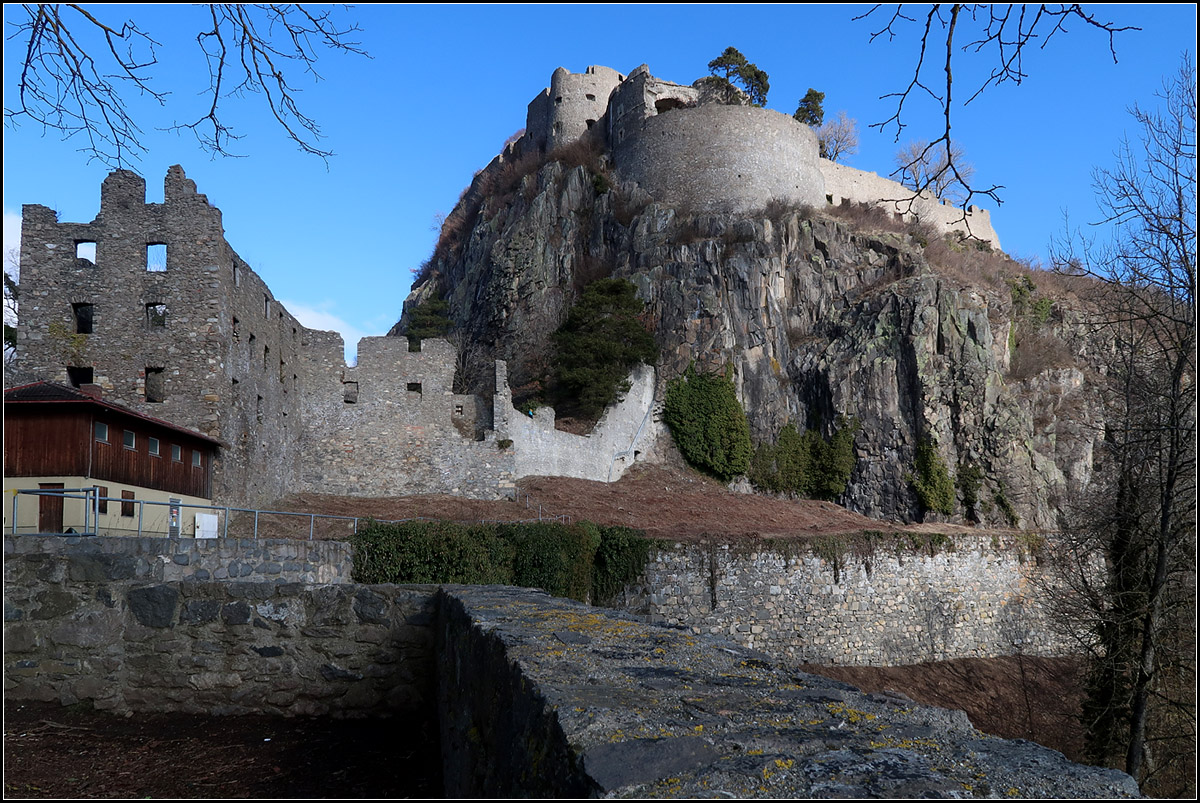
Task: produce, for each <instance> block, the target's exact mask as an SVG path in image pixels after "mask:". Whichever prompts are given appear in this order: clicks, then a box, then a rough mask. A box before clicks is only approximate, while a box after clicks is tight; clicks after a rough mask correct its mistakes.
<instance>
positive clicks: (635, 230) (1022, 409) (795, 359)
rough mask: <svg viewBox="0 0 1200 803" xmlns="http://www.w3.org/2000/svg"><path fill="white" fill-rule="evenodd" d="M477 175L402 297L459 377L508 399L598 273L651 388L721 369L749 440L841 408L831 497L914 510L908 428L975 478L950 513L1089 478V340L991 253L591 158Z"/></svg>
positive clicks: (1065, 305) (820, 423)
mask: <svg viewBox="0 0 1200 803" xmlns="http://www.w3.org/2000/svg"><path fill="white" fill-rule="evenodd" d="M483 186H484V182H482V181H479V180H477V183H476V185H475V186H474V187H473V188H472V190H471V191H470V192H468V193H467V194H466V195H465V196H464V201H463V208H462V210H460V211H461V212H462V215H461V217H460V218H459V219H460V220H461V221H464V222H469V223H470V225H466V224H465V223H464V225H461V226H460V227H459V229H458V230H457V231H456V232H449V233H448V232H446V231H444V232H443V246H441V247H439V251H438V253H437V254H435V258H434V259H433V260H432V261H431V263H430V265H429V269H428V270H427V271H426V274H425V276H424V279H423V280H422V281H419V282H418V284H417V285H416V286H415V288H414V290H413V293H412V295H411V296H410V298H409V300H408V302H407V303H406V308H407V309H411V308H412V307H413V306H414V305H415V304H417V303H420V302H421V301H423V300H425V299H427V298H431V297H435V296H445V297H446V298H447V299H448V300H449V302H450V310H451V315H452V317H453V318H454V321H455V325H456V326H457V327H458V328H459V329H460V330H461V331H462V332H463V333H464V334H465V335H466V338H467V340H468V342H470V343H472V344H473V347H474V348H475V350H476V351H477V352H478V355H479V359H478V363H477V366H478V368H477V370H478V373H479V375H481V376H486V374H487V368H486V365H487V362H486V361H487V360H489V359H492V358H500V359H505V360H508V364H509V376H510V385H511V386H512V387H513V389H514V392H515V393H516V394H517V395H518V396H519V395H520V393H521V390H522V388H525V389H526V390H528V389H530V388H535V387H537V385H538V383H540V382H541V381H543V379H544V377H545V376H546V373H547V366H549V365H550V364H551V362H552V359H553V354H552V350H551V349H552V347H551V346H550V343H551V340H550V334H551V333H552V332H553V331H554V330H555V329H556V328H557V327H558V326H559V324H560V323H561V322H562V321H563V320H564V319H565V317H566V313H567V310H568V309H569V308H570V305H571V303H572V302H573V300H574V299H575V297H576V296H577V294H578V291H579V290H580V288H582V287H583V286H584V285H586V284H587V283H588V282H590V281H592V280H594V279H596V278H600V277H602V276H610V275H611V276H616V277H621V278H625V279H628V280H629V281H631V282H632V283H633V284H635V285H636V286H637V288H638V293H639V296H640V297H641V298H642V299H643V300H644V301H645V302H646V307H647V319H648V325H649V326H650V327H651V328H652V330H653V332H654V334H655V336H656V338H657V339H658V341H659V345H660V347H661V349H662V356H661V358H660V359H661V364H660V366H659V381H660V387H659V394H660V398H661V393H662V391H663V385H662V384H661V383H665V382H666V381H669V380H670V379H672V378H673V377H676V376H678V375H680V374H681V373H682V372H683V371H684V370H685V369H686V368H687V366H688V365H689V364H692V363H695V364H696V366H697V367H698V368H704V369H719V368H722V367H724V366H726V365H727V364H728V365H732V367H733V369H734V377H735V382H736V385H737V389H738V394H739V397H740V399H741V401H742V403H743V405H744V406H745V408H746V411H747V414H748V416H749V419H750V424H751V429H752V432H753V434H754V438H755V440H756V441H758V442H770V441H773V440H774V438H775V436H776V434H777V433H778V431H779V429H780V428H781V427H782V426H783V425H785V424H786V423H789V422H791V423H794V424H795V425H796V426H797V427H798V428H805V427H807V428H819V429H822V430H824V431H825V433H826V434H828V433H829V431H830V429H831V427H833V426H834V425H835V422H836V421H837V419H838V417H839V416H841V415H846V416H852V417H854V418H855V419H857V421H858V423H859V424H860V426H861V428H860V430H859V431H858V434H857V436H856V439H855V448H856V456H857V461H856V465H855V468H854V472H853V475H852V478H851V480H850V484H849V486H848V488H847V490H846V493H845V495H844V497H843V499H842V500H841V501H842V502H843V504H845V505H846V506H847V507H848V508H850V509H852V510H855V511H857V512H861V513H864V514H868V515H871V516H876V517H884V518H893V519H899V520H904V521H911V520H920V519H921V518H922V517H924V518H926V519H930V518H936V517H937V516H938V515H939V514H933V513H930V512H928V511H924V510H923V509H922V506H921V504H920V502H919V500H918V498H917V496H916V494H915V492H914V490H913V486H912V482H911V480H912V478H913V476H914V474H915V473H916V470H915V468H914V459H913V458H914V452H915V449H916V446H917V444H918V443H919V442H921V441H922V440H924V439H929V440H931V441H932V442H933V443H934V444H935V445H936V450H937V453H938V455H939V457H940V458H941V461H942V462H943V463H944V464H945V465H946V467H947V469H948V470H949V472H950V474H951V475H959V476H962V475H964V473H969V470H968V471H964V470H967V469H968V467H974V468H975V469H977V470H978V472H979V474H978V475H979V478H980V486H979V488H978V491H977V493H976V496H977V498H978V502H977V503H976V504H974V505H969V504H965V503H964V500H963V499H962V496H963V494H962V493H961V491H960V493H959V497H960V499H959V501H957V502H956V506H955V510H954V513H953V514H951V515H950V516H949V517H948V518H949V519H950V520H956V521H961V520H964V519H971V520H977V521H981V522H983V523H985V524H997V525H1008V524H1013V523H1017V522H1019V524H1020V526H1022V527H1030V528H1053V527H1055V526H1056V524H1057V518H1058V512H1059V510H1060V509H1061V506H1062V505H1063V504H1064V503H1065V502H1066V501H1067V500H1069V499H1070V498H1071V496H1072V495H1073V494H1075V493H1076V492H1078V491H1079V489H1080V488H1081V487H1082V486H1083V485H1084V484H1086V482H1087V480H1088V478H1089V477H1090V473H1091V470H1092V449H1093V444H1094V442H1095V440H1096V438H1097V437H1098V436H1097V433H1098V432H1102V430H1103V426H1102V421H1100V419H1099V409H1100V408H1099V399H1098V397H1097V396H1096V393H1095V390H1094V389H1095V387H1096V384H1097V383H1095V382H1089V381H1088V379H1089V377H1090V376H1091V375H1092V374H1093V373H1094V372H1095V371H1096V370H1102V369H1099V368H1097V366H1095V365H1093V364H1092V362H1093V361H1095V360H1096V355H1095V353H1094V352H1095V351H1096V349H1097V344H1096V343H1094V342H1089V340H1088V339H1087V338H1086V337H1085V336H1084V335H1083V334H1082V331H1083V330H1082V327H1081V325H1080V323H1079V319H1080V317H1081V316H1080V314H1079V313H1078V312H1076V311H1075V310H1077V309H1078V304H1077V303H1076V301H1075V300H1074V298H1073V296H1070V295H1069V294H1068V293H1067V291H1066V290H1065V289H1063V288H1062V287H1061V286H1058V289H1057V290H1056V291H1055V292H1054V293H1046V292H1045V291H1044V290H1043V291H1041V292H1039V291H1037V288H1036V286H1035V283H1034V282H1033V281H1031V280H1030V279H1029V276H1030V275H1034V278H1037V277H1036V275H1035V274H1031V272H1030V271H1029V270H1028V269H1027V268H1024V267H1022V266H1020V265H1018V264H1017V263H1015V262H1012V261H1011V260H1008V259H1007V258H1006V257H1004V256H1003V255H1000V254H988V253H984V252H982V251H979V250H977V249H975V248H973V247H972V246H971V245H970V244H958V245H953V244H949V243H943V242H940V241H938V242H929V237H930V236H929V235H928V234H927V233H926V232H923V231H922V230H919V229H914V228H909V229H907V230H906V229H904V228H902V225H901V224H892V223H891V222H890V221H888V220H884V219H882V218H879V217H876V218H871V219H868V220H867V222H866V223H861V222H850V221H847V220H845V219H842V218H840V217H838V216H836V215H834V214H831V213H832V212H837V211H838V210H837V209H834V208H830V207H826V208H825V209H822V210H820V211H814V210H813V209H811V208H808V207H801V208H786V207H784V206H783V205H781V204H780V205H770V206H769V207H768V208H767V209H765V210H763V211H761V212H759V213H755V214H746V215H730V214H712V213H701V214H693V213H690V212H689V211H688V210H685V209H678V208H671V207H669V206H666V205H663V204H658V203H654V202H652V199H650V198H649V197H648V196H647V195H646V194H645V193H643V192H641V191H640V190H639V189H638V188H637V187H635V186H622V185H618V184H613V183H611V182H610V180H609V179H608V177H607V176H605V175H604V174H603V173H602V172H600V169H598V168H597V167H596V166H595V164H593V165H592V166H591V167H588V166H578V167H568V166H565V165H564V164H562V163H560V162H549V163H547V164H545V165H544V166H542V167H541V168H540V169H533V170H531V171H529V172H528V173H527V174H526V175H524V177H523V178H520V179H519V180H512V181H511V183H510V184H509V186H510V187H512V188H511V189H510V190H508V191H507V192H495V191H493V192H490V193H487V192H485V191H484V189H483ZM888 229H895V230H888ZM926 245H927V246H928V247H926ZM1047 286H1049V284H1048V283H1047ZM403 323H404V321H403V319H402V321H401V323H400V324H398V326H397V329H396V330H394V331H400V329H401V328H402V326H403Z"/></svg>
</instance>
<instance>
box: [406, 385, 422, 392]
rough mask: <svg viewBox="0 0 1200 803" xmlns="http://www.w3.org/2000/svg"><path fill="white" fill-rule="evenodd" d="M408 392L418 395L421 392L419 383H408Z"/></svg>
mask: <svg viewBox="0 0 1200 803" xmlns="http://www.w3.org/2000/svg"><path fill="white" fill-rule="evenodd" d="M408 392H409V393H420V392H421V383H420V382H409V383H408Z"/></svg>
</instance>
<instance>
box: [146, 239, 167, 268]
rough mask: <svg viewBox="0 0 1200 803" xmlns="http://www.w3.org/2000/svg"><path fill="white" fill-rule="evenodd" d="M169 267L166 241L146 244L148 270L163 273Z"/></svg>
mask: <svg viewBox="0 0 1200 803" xmlns="http://www.w3.org/2000/svg"><path fill="white" fill-rule="evenodd" d="M166 269H167V246H166V243H147V244H146V270H148V271H151V272H153V273H162V272H163V271H165V270H166Z"/></svg>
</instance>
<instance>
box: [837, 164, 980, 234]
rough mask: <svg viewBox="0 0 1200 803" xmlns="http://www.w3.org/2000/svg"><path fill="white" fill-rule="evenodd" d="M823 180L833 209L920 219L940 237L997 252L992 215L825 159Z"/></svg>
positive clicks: (975, 207) (974, 207) (905, 218)
mask: <svg viewBox="0 0 1200 803" xmlns="http://www.w3.org/2000/svg"><path fill="white" fill-rule="evenodd" d="M819 167H820V170H821V174H822V175H823V176H824V178H825V194H826V198H825V201H826V202H827V203H830V204H832V205H834V206H837V205H839V204H842V203H865V204H870V205H872V206H878V207H879V208H881V209H883V210H885V211H886V212H888V213H889V214H893V215H898V216H900V217H901V218H902V219H904V220H919V221H920V222H921V223H926V224H928V225H930V226H933V227H934V228H935V229H936V230H937V232H938V233H939V234H948V233H950V232H952V231H953V232H960V233H962V234H965V235H968V236H970V237H973V238H975V239H978V240H981V241H983V242H986V243H988V244H989V245H991V247H992V248H995V249H997V250H999V248H1000V238H999V236H997V234H996V231H995V229H993V228H992V219H991V215H990V214H989V213H988V211H987V210H986V209H980V208H979V207H977V206H975V205H973V204H972V205H971V206H968V207H967V208H966V209H959V208H958V207H956V206H953V205H951V204H949V203H946V202H945V201H940V200H938V199H937V198H935V197H934V196H933V194H932V193H930V192H929V191H928V190H926V191H925V192H922V193H920V194H918V193H914V192H913V191H912V190H910V189H909V188H908V187H905V186H904V185H902V184H900V183H899V182H896V181H892V180H891V179H888V178H884V177H883V176H880V175H878V174H876V173H871V172H868V171H866V170H857V169H855V168H853V167H849V166H848V165H843V164H837V163H836V162H831V161H829V160H828V159H821V160H819Z"/></svg>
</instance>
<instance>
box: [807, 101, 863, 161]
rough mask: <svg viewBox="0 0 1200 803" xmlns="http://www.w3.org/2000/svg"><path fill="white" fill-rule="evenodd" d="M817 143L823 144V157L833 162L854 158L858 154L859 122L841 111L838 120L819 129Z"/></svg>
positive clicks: (831, 121)
mask: <svg viewBox="0 0 1200 803" xmlns="http://www.w3.org/2000/svg"><path fill="white" fill-rule="evenodd" d="M817 141H818V142H819V143H820V144H821V156H823V157H824V158H826V159H828V160H829V161H831V162H836V161H839V160H840V159H842V157H845V156H853V155H854V154H856V153H858V121H857V120H855V119H854V118H853V117H848V116H847V115H846V112H845V111H839V112H838V114H837V118H836V119H833V120H830V121H829V122H827V123H824V124H823V125H821V127H820V128H818V129H817Z"/></svg>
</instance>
